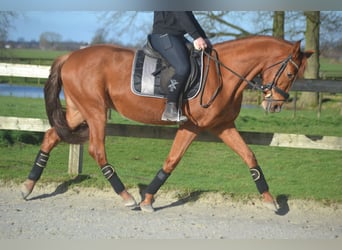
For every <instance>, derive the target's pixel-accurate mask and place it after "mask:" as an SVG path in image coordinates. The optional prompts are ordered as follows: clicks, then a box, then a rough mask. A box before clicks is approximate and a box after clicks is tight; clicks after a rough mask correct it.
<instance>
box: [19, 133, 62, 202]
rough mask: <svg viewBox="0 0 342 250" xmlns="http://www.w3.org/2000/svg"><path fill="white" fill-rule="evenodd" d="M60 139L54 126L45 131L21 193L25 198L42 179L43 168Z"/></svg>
mask: <svg viewBox="0 0 342 250" xmlns="http://www.w3.org/2000/svg"><path fill="white" fill-rule="evenodd" d="M59 141H60V138H59V136H58V135H57V133H56V130H55V129H54V128H50V129H48V130H47V131H46V132H45V135H44V139H43V142H42V144H41V147H40V150H39V152H38V154H37V156H36V159H35V162H34V164H33V167H32V169H31V172H30V173H29V175H28V177H27V179H26V181H25V182H24V183H23V185H22V188H21V194H22V196H23V198H24V199H26V198H27V197H28V196H29V195H30V194H31V192H32V190H33V188H34V186H35V184H36V182H37V181H38V180H39V179H40V177H41V175H42V173H43V170H44V168H45V167H46V164H47V161H48V159H49V154H50V152H51V151H52V149H53V148H54V147H55V146H56V145H57V144H58V143H59Z"/></svg>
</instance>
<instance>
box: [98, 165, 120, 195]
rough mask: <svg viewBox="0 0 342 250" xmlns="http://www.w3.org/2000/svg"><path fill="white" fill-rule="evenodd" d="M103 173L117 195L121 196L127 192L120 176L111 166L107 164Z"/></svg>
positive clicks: (102, 169) (103, 168)
mask: <svg viewBox="0 0 342 250" xmlns="http://www.w3.org/2000/svg"><path fill="white" fill-rule="evenodd" d="M101 171H102V173H103V175H104V177H106V179H107V180H108V181H109V183H110V184H111V185H112V187H113V189H114V191H115V193H117V194H120V193H121V192H122V191H124V190H125V186H124V184H123V183H122V182H121V180H120V178H119V176H118V175H117V174H116V172H115V170H114V168H113V167H112V166H111V165H109V164H106V165H105V166H104V167H102V168H101Z"/></svg>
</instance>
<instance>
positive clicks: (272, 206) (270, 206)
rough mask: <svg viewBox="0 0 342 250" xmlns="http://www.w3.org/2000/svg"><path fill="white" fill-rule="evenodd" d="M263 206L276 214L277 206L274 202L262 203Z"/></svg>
mask: <svg viewBox="0 0 342 250" xmlns="http://www.w3.org/2000/svg"><path fill="white" fill-rule="evenodd" d="M264 206H265V207H266V208H267V209H269V210H272V211H274V212H277V211H278V210H279V205H278V203H277V202H276V201H268V202H267V201H265V202H264Z"/></svg>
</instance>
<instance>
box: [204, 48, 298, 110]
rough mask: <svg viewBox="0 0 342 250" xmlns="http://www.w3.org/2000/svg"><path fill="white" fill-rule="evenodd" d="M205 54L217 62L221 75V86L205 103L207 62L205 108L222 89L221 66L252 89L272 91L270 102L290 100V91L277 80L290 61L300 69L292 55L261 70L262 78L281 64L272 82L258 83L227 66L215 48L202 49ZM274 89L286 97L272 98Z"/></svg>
mask: <svg viewBox="0 0 342 250" xmlns="http://www.w3.org/2000/svg"><path fill="white" fill-rule="evenodd" d="M212 52H214V54H215V56H212V55H211V53H212ZM203 54H205V55H206V56H207V58H208V62H209V60H213V61H214V62H215V65H216V71H217V74H218V76H219V86H218V87H217V89H216V91H215V92H214V94H213V96H212V97H211V98H210V101H209V102H208V103H207V104H203V103H202V97H203V92H204V88H205V85H206V79H207V73H208V70H209V63H207V66H206V70H205V73H204V75H205V76H204V77H203V87H202V91H201V92H202V94H201V98H200V105H201V106H202V107H204V108H208V107H209V106H210V105H211V103H212V102H213V101H214V99H215V98H216V97H217V95H218V94H219V92H220V90H221V89H222V84H223V83H222V76H221V72H220V69H219V66H222V67H223V68H224V69H226V70H228V71H230V72H231V73H233V74H234V75H236V76H237V77H238V78H240V80H241V81H244V82H246V83H247V84H248V85H250V86H251V87H252V89H257V90H260V91H262V92H263V93H264V94H267V92H270V94H268V95H266V99H267V101H268V102H272V101H286V100H288V98H289V97H290V95H289V94H288V93H286V92H285V91H284V90H282V89H280V88H278V87H277V82H278V80H279V78H280V76H281V75H282V73H283V72H284V70H285V68H286V66H287V65H288V63H291V64H293V65H294V66H295V67H296V69H297V72H298V69H299V65H297V64H296V63H295V62H294V61H293V60H292V55H289V56H288V57H287V58H285V59H284V60H282V61H280V62H277V63H274V64H272V65H271V66H269V67H267V68H266V69H265V70H263V72H261V74H260V75H261V78H262V74H263V73H264V72H265V71H267V70H269V69H271V68H273V67H275V66H277V65H279V64H281V65H280V67H279V69H278V71H277V73H276V74H275V76H274V78H273V80H272V82H270V83H267V84H264V85H262V84H258V83H256V82H255V81H254V80H248V79H247V78H245V77H244V76H242V75H240V74H239V73H237V72H236V71H234V70H232V69H231V68H229V67H227V66H226V65H224V64H223V63H222V62H221V61H220V60H219V59H218V53H217V51H216V50H215V49H213V48H211V49H210V50H209V52H208V51H206V50H202V56H203ZM297 72H296V74H295V76H294V79H293V81H294V80H295V78H296V76H297ZM272 89H274V91H275V92H277V93H278V94H280V95H281V96H282V97H283V98H284V99H283V100H275V99H273V98H272V91H271V90H272Z"/></svg>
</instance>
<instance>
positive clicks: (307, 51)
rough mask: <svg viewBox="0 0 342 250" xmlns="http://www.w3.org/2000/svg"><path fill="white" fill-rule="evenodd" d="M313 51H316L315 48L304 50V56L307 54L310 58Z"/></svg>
mask: <svg viewBox="0 0 342 250" xmlns="http://www.w3.org/2000/svg"><path fill="white" fill-rule="evenodd" d="M313 53H315V51H314V50H305V51H304V52H303V54H304V56H305V57H306V58H309V57H310V56H312V54H313Z"/></svg>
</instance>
